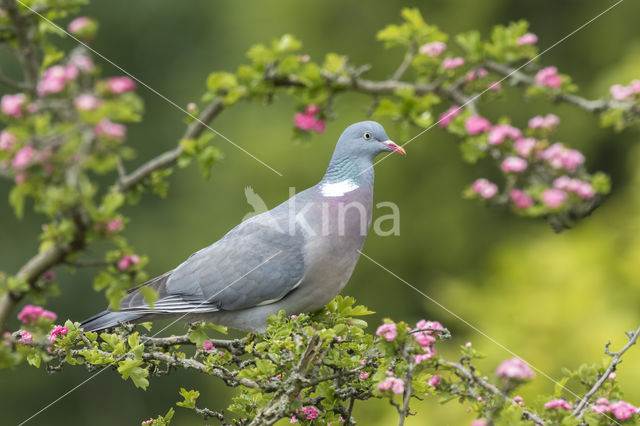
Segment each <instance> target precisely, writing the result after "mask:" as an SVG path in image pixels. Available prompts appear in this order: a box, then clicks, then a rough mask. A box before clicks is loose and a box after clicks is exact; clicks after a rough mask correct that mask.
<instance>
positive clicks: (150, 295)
mask: <svg viewBox="0 0 640 426" xmlns="http://www.w3.org/2000/svg"><path fill="white" fill-rule="evenodd" d="M138 290H139V291H140V293H142V296H143V297H144V301H145V302H146V303H147V305H149V306H150V307H151V308H153V304H154V303H155V302H156V300H158V292H157V291H155V290H154V289H153V288H151V287H147V286H142V287H139V288H138Z"/></svg>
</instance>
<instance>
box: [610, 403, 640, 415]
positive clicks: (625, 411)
mask: <svg viewBox="0 0 640 426" xmlns="http://www.w3.org/2000/svg"><path fill="white" fill-rule="evenodd" d="M609 411H610V412H611V413H613V415H614V416H616V419H618V420H627V419H628V418H630V417H631V416H633V415H634V414H635V413H637V412H638V409H637V408H636V407H634V406H633V405H631V404H629V403H628V402H625V401H616V402H612V403H611V404H609Z"/></svg>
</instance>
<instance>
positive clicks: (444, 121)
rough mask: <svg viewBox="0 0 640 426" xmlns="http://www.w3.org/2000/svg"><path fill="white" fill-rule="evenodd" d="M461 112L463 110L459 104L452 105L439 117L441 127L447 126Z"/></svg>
mask: <svg viewBox="0 0 640 426" xmlns="http://www.w3.org/2000/svg"><path fill="white" fill-rule="evenodd" d="M460 112H462V108H460V107H459V106H457V105H454V106H452V107H451V108H449V109H448V110H446V111H445V112H443V113H442V114H440V117H438V124H439V125H440V127H442V128H445V127H447V126H448V125H449V123H451V121H452V120H453V119H454V118H456V117H457V116H458V115H459V114H460Z"/></svg>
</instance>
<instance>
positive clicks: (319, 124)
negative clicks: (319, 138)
mask: <svg viewBox="0 0 640 426" xmlns="http://www.w3.org/2000/svg"><path fill="white" fill-rule="evenodd" d="M326 128H327V124H326V123H325V121H324V120H320V119H318V120H316V122H315V123H314V124H313V131H314V132H316V133H324V131H325V129H326Z"/></svg>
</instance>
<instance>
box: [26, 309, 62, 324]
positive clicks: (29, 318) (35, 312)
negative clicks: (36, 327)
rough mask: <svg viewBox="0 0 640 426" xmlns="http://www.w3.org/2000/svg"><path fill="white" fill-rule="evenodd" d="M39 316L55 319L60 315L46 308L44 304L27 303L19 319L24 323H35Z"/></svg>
mask: <svg viewBox="0 0 640 426" xmlns="http://www.w3.org/2000/svg"><path fill="white" fill-rule="evenodd" d="M38 318H45V319H49V320H51V321H55V320H56V319H57V318H58V316H57V315H56V314H55V313H53V312H51V311H48V310H46V309H44V308H43V307H42V306H36V305H25V306H24V307H23V308H22V310H21V311H20V313H19V314H18V319H19V320H20V321H22V322H23V323H24V324H33V323H34V322H36V321H37V320H38Z"/></svg>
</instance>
